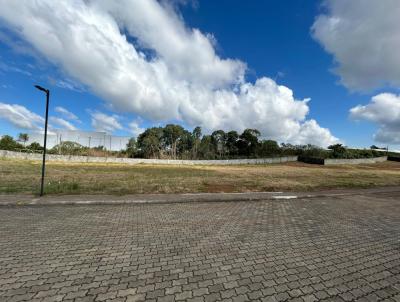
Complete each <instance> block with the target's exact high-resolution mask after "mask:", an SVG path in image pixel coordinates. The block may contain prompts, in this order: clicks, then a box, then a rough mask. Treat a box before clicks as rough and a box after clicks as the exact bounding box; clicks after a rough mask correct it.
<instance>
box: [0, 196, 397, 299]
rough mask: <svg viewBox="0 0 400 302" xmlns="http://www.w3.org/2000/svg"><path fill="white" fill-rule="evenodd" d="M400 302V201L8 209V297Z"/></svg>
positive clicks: (1, 248)
mask: <svg viewBox="0 0 400 302" xmlns="http://www.w3.org/2000/svg"><path fill="white" fill-rule="evenodd" d="M318 300H326V301H355V300H357V301H400V201H397V200H396V198H387V199H384V200H383V199H381V200H379V201H376V200H372V199H370V200H368V198H366V200H359V199H346V198H342V199H340V198H335V199H334V198H326V199H323V200H321V199H319V200H318V199H309V200H307V199H299V200H290V201H281V200H279V201H258V202H221V203H190V204H182V203H181V204H162V205H161V204H158V205H157V204H153V205H114V206H110V205H91V206H47V207H46V206H36V207H0V301H6V302H8V301H10V302H11V301H156V302H162V301H304V302H313V301H318Z"/></svg>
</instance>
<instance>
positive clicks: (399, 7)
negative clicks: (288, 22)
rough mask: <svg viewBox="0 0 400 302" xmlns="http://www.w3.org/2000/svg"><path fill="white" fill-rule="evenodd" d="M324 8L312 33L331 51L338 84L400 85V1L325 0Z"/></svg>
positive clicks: (355, 86)
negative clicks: (338, 78) (323, 12)
mask: <svg viewBox="0 0 400 302" xmlns="http://www.w3.org/2000/svg"><path fill="white" fill-rule="evenodd" d="M325 8H326V9H327V12H326V13H325V14H322V15H320V16H318V18H317V19H316V21H315V23H314V25H313V26H312V33H313V36H314V38H315V39H316V40H317V41H319V42H320V43H321V44H322V46H323V47H324V48H325V50H326V51H327V52H329V53H331V54H333V56H334V58H335V62H336V63H337V68H336V69H335V71H336V73H337V74H338V75H339V76H340V77H341V81H342V83H343V84H344V85H345V86H346V87H348V88H350V89H352V90H365V91H368V90H371V89H374V88H377V87H380V86H384V85H391V86H394V87H400V56H399V49H400V26H399V20H400V1H398V0H379V1H377V0H351V1H348V0H326V1H325Z"/></svg>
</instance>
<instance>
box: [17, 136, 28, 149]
mask: <svg viewBox="0 0 400 302" xmlns="http://www.w3.org/2000/svg"><path fill="white" fill-rule="evenodd" d="M18 140H19V141H20V142H23V143H24V147H25V144H26V142H27V141H28V140H29V135H28V134H27V133H20V134H19V135H18Z"/></svg>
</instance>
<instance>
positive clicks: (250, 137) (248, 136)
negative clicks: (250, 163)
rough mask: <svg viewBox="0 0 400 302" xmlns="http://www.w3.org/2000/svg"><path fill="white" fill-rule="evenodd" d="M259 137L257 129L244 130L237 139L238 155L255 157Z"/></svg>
mask: <svg viewBox="0 0 400 302" xmlns="http://www.w3.org/2000/svg"><path fill="white" fill-rule="evenodd" d="M260 135H261V134H260V131H258V130H257V129H245V130H244V131H243V133H242V134H241V135H240V137H239V142H238V145H239V153H240V154H241V155H245V156H256V155H257V154H256V151H257V148H258V146H259V142H258V137H259V136H260Z"/></svg>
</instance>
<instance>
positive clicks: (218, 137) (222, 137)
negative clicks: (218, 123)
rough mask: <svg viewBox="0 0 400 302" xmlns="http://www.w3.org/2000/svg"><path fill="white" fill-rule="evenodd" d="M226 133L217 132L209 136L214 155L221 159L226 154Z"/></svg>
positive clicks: (222, 131)
mask: <svg viewBox="0 0 400 302" xmlns="http://www.w3.org/2000/svg"><path fill="white" fill-rule="evenodd" d="M226 138H227V136H226V133H225V131H224V130H217V131H214V132H213V133H212V134H211V139H212V143H213V145H214V149H215V153H216V154H218V155H219V157H220V158H221V157H222V156H223V155H225V153H226Z"/></svg>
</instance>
